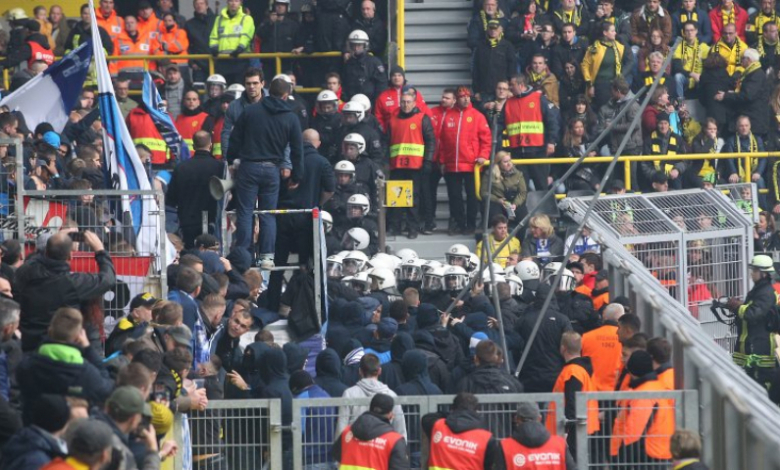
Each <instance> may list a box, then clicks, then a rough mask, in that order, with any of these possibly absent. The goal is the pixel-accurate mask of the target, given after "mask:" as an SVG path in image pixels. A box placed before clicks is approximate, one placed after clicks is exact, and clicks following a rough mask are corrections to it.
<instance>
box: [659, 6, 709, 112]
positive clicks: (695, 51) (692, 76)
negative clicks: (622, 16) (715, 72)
mask: <svg viewBox="0 0 780 470" xmlns="http://www.w3.org/2000/svg"><path fill="white" fill-rule="evenodd" d="M686 2H687V3H692V0H686ZM698 28H699V26H698V24H697V23H696V22H695V21H686V22H685V23H684V24H683V25H682V26H681V32H682V37H683V41H682V42H681V43H680V45H679V46H678V47H677V49H676V50H675V51H674V58H673V59H672V72H673V73H674V82H675V90H676V94H677V97H678V98H680V99H684V98H685V96H686V95H687V96H689V97H691V96H696V92H697V90H698V85H699V81H700V80H701V74H702V71H703V70H704V60H705V59H706V58H707V54H708V53H709V50H710V46H709V45H708V44H707V43H706V42H705V41H703V40H700V39H699V36H698ZM667 86H671V85H667Z"/></svg>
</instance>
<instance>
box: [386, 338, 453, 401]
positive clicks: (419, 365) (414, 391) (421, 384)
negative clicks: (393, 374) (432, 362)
mask: <svg viewBox="0 0 780 470" xmlns="http://www.w3.org/2000/svg"><path fill="white" fill-rule="evenodd" d="M401 366H402V368H403V370H404V374H405V376H406V381H405V382H404V383H403V385H401V386H400V387H398V388H397V389H396V390H395V392H396V393H397V394H398V395H415V396H416V395H441V394H443V393H444V392H442V390H441V388H439V387H438V386H436V384H434V383H433V382H431V378H430V376H429V375H428V358H427V357H426V355H425V353H424V352H422V351H420V350H417V349H412V350H411V351H407V352H406V354H404V356H403V359H402V360H401Z"/></svg>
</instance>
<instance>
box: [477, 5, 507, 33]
mask: <svg viewBox="0 0 780 470" xmlns="http://www.w3.org/2000/svg"><path fill="white" fill-rule="evenodd" d="M503 17H504V13H503V12H501V10H498V11H497V12H496V16H495V18H488V17H487V13H485V10H480V11H479V18H480V19H481V20H482V30H483V31H487V29H488V21H490V20H497V19H500V18H503Z"/></svg>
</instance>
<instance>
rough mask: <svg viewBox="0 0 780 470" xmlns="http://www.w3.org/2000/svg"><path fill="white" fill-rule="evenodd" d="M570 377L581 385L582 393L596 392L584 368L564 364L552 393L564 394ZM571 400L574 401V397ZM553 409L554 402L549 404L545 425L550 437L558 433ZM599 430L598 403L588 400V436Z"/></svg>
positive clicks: (577, 365)
mask: <svg viewBox="0 0 780 470" xmlns="http://www.w3.org/2000/svg"><path fill="white" fill-rule="evenodd" d="M572 377H573V378H575V379H577V380H579V381H580V383H581V384H582V390H581V391H582V392H595V391H596V387H595V385H594V384H593V379H591V376H590V374H588V371H587V370H585V368H583V367H582V366H581V365H579V364H566V365H565V366H563V369H561V373H560V374H559V375H558V380H556V381H555V385H554V386H553V391H552V392H553V393H564V392H565V389H566V382H568V381H569V379H571V378H572ZM571 398H572V399H574V397H571ZM555 408H556V406H555V402H551V403H550V408H549V412H548V413H547V420H546V423H545V425H546V426H547V430H548V431H550V434H552V435H555V434H557V431H558V429H557V426H556V421H557V416H555ZM600 428H601V425H600V423H599V404H598V401H596V400H588V434H589V435H590V434H593V433H594V432H596V431H598V430H599V429H600Z"/></svg>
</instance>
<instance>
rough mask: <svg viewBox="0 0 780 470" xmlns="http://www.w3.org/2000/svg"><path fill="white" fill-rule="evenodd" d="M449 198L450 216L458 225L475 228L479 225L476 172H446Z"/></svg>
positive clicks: (445, 179)
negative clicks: (464, 201)
mask: <svg viewBox="0 0 780 470" xmlns="http://www.w3.org/2000/svg"><path fill="white" fill-rule="evenodd" d="M444 181H446V182H447V199H449V201H448V202H449V204H450V216H451V217H452V218H453V219H454V220H455V224H456V225H457V226H458V227H461V228H466V229H474V228H476V226H477V212H478V210H479V204H478V202H477V193H476V192H475V191H474V173H470V172H459V173H445V174H444ZM464 190H465V191H466V207H465V210H464V207H463V191H464Z"/></svg>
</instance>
